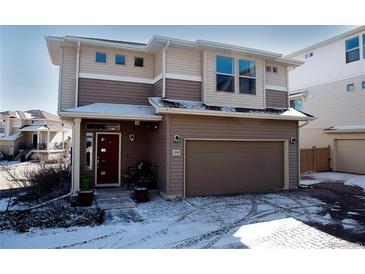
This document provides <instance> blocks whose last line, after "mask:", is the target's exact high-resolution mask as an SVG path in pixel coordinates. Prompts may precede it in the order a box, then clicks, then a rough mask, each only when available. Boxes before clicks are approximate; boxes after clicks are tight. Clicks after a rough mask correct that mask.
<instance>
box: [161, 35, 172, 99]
mask: <svg viewBox="0 0 365 274" xmlns="http://www.w3.org/2000/svg"><path fill="white" fill-rule="evenodd" d="M169 45H170V41H169V40H167V42H166V45H165V47H164V48H163V50H162V98H163V99H165V98H166V50H167V48H168V46H169Z"/></svg>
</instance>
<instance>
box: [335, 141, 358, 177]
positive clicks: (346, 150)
mask: <svg viewBox="0 0 365 274" xmlns="http://www.w3.org/2000/svg"><path fill="white" fill-rule="evenodd" d="M336 171H342V172H353V173H360V174H365V140H337V142H336Z"/></svg>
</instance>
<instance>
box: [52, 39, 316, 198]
mask: <svg viewBox="0 0 365 274" xmlns="http://www.w3.org/2000/svg"><path fill="white" fill-rule="evenodd" d="M46 41H47V46H48V50H49V54H50V57H51V60H52V63H53V64H55V65H58V66H59V67H60V81H59V105H58V113H59V115H60V116H61V117H62V118H63V119H65V120H70V121H72V123H73V129H74V130H73V134H74V136H73V140H74V142H73V145H74V148H73V152H74V153H73V163H76V165H73V190H74V191H77V190H78V189H79V185H80V176H82V175H85V176H89V177H90V179H91V184H92V187H94V186H96V187H103V186H119V185H120V184H121V183H124V182H122V176H121V175H122V173H125V172H126V171H128V169H129V167H135V166H136V164H137V163H138V161H140V160H145V161H149V162H150V163H151V164H152V165H153V166H156V167H157V183H158V188H159V190H160V193H161V195H162V196H163V197H166V198H176V197H185V196H195V195H215V194H228V193H238V192H257V191H269V190H275V189H288V188H297V186H298V180H299V179H298V178H299V172H298V168H299V166H298V162H299V160H298V156H299V152H298V144H297V140H298V123H299V122H298V121H307V120H308V119H311V118H312V116H310V115H307V114H305V113H302V112H299V111H296V110H294V109H289V108H288V93H287V91H288V86H287V70H288V69H289V68H290V69H294V68H295V67H297V66H298V65H300V64H302V62H301V61H295V60H292V59H287V58H282V55H281V54H277V53H273V52H267V51H262V50H257V49H250V48H245V47H241V46H234V45H228V44H222V43H215V42H208V41H202V40H198V41H195V42H190V41H186V40H179V39H174V38H167V37H160V36H153V37H152V39H151V40H150V41H149V42H148V43H147V44H140V43H130V42H123V41H112V40H104V39H93V38H82V37H73V36H65V37H46Z"/></svg>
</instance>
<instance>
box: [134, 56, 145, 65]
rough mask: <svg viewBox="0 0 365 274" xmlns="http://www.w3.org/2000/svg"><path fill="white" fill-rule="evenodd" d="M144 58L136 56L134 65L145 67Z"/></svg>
mask: <svg viewBox="0 0 365 274" xmlns="http://www.w3.org/2000/svg"><path fill="white" fill-rule="evenodd" d="M143 61H144V60H143V58H142V57H134V66H135V67H143Z"/></svg>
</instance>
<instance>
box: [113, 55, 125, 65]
mask: <svg viewBox="0 0 365 274" xmlns="http://www.w3.org/2000/svg"><path fill="white" fill-rule="evenodd" d="M115 64H116V65H125V56H124V55H119V54H117V55H115Z"/></svg>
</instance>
